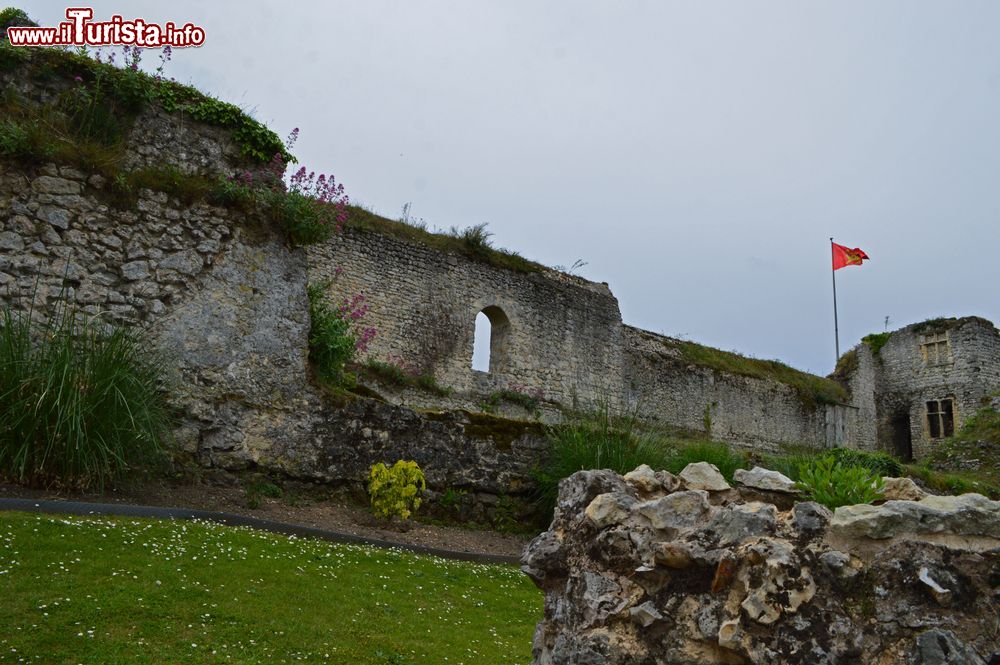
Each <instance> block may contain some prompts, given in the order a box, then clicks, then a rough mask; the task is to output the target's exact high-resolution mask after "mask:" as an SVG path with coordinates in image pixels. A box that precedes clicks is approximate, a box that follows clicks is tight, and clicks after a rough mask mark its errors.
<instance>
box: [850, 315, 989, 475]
mask: <svg viewBox="0 0 1000 665" xmlns="http://www.w3.org/2000/svg"><path fill="white" fill-rule="evenodd" d="M848 353H849V354H850V356H851V358H852V359H853V360H852V362H850V363H848V366H849V367H850V371H849V372H847V373H846V377H845V378H846V381H847V384H848V385H849V387H850V391H851V399H852V402H853V404H854V406H855V407H856V408H857V415H856V417H855V418H853V419H852V420H851V422H850V427H849V428H848V429H849V432H848V436H847V439H848V442H849V444H848V445H849V446H850V447H854V448H861V449H867V450H884V451H887V452H890V453H893V454H895V455H897V456H898V457H900V458H902V459H909V458H910V457H913V458H916V459H920V458H923V457H925V456H927V455H928V454H929V453H930V452H932V451H933V450H934V448H935V447H936V445H937V444H938V443H939V442H940V441H941V437H942V435H944V432H943V431H938V437H937V438H935V437H934V435H933V434H934V433H933V432H932V430H931V427H930V418H931V416H930V415H929V413H928V406H927V405H928V402H939V401H940V400H952V407H953V419H954V430H955V431H958V429H959V428H960V427H961V426H962V424H963V423H964V422H965V421H966V419H967V418H969V417H970V416H972V415H973V414H975V413H976V411H978V410H979V409H980V408H982V407H983V406H984V404H986V403H988V402H989V400H990V398H991V396H992V395H995V393H996V391H997V389H998V388H1000V330H997V328H996V326H995V325H994V324H993V323H991V322H990V321H987V320H985V319H982V318H979V317H975V316H970V317H965V318H960V319H935V320H931V321H926V322H923V323H916V324H913V325H910V326H906V327H905V328H902V329H900V330H897V331H895V332H893V333H891V334H890V335H889V337H888V339H887V340H886V341H885V344H883V345H882V346H881V348H879V350H878V353H875V352H874V351H872V347H871V346H869V345H868V344H865V343H862V344H860V345H858V346H857V347H855V348H854V349H852V350H851V351H850V352H848Z"/></svg>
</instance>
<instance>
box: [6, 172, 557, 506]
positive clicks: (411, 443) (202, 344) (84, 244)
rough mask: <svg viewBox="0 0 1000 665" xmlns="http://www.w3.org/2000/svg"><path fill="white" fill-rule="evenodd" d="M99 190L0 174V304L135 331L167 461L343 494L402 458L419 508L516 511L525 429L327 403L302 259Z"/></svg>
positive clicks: (527, 464) (235, 217) (523, 481)
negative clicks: (416, 481) (451, 501)
mask: <svg viewBox="0 0 1000 665" xmlns="http://www.w3.org/2000/svg"><path fill="white" fill-rule="evenodd" d="M106 186H107V185H106V183H104V182H102V181H101V179H99V178H93V177H88V176H87V174H84V173H81V172H79V171H77V170H75V169H71V168H66V167H62V168H59V167H56V166H54V165H48V166H44V167H42V168H40V169H37V170H32V169H24V168H20V167H18V168H12V167H11V166H10V165H0V303H5V304H9V305H12V306H13V307H14V308H15V309H18V310H22V311H27V310H28V309H29V308H33V310H34V312H35V314H36V316H44V315H46V314H47V313H48V312H50V311H51V310H52V308H54V307H55V306H56V304H57V303H58V302H60V301H62V300H63V299H68V300H69V301H70V302H71V303H73V304H74V305H76V306H77V307H79V308H80V309H81V310H82V311H85V312H87V313H89V314H93V315H98V314H100V315H102V316H104V317H105V318H107V319H108V320H112V321H116V322H119V323H127V324H132V325H138V326H140V327H142V328H144V329H145V330H146V331H147V332H148V334H149V336H150V338H151V340H152V341H153V343H154V345H155V347H156V350H157V352H158V353H159V354H160V355H161V356H162V357H163V366H164V367H165V368H167V372H166V373H167V379H168V383H169V385H168V390H167V392H168V395H169V397H170V401H171V404H172V406H173V407H174V408H175V409H176V413H177V429H176V431H175V432H174V436H175V439H176V444H177V448H178V450H179V451H180V452H181V453H184V454H186V455H188V456H190V458H191V459H194V460H196V461H197V462H199V463H200V464H202V465H205V466H209V467H216V468H222V469H226V470H229V471H239V470H242V469H247V468H260V469H265V470H269V471H272V472H277V473H283V474H287V475H288V476H290V477H294V478H297V479H303V480H315V481H321V482H326V483H330V484H332V485H346V486H349V487H354V488H361V487H362V486H363V483H364V480H365V478H366V477H367V474H368V470H369V468H370V467H371V465H372V464H373V463H375V462H380V461H381V462H387V463H390V464H391V463H393V462H395V461H396V460H398V459H413V460H416V461H418V462H419V463H420V464H421V466H422V468H423V469H424V471H425V473H426V474H427V478H428V482H429V485H430V488H431V494H430V496H431V497H434V496H435V495H436V494H440V493H441V492H444V491H446V490H448V489H451V490H453V492H454V493H455V496H457V497H460V501H459V505H458V506H457V508H456V509H460V510H461V511H462V515H463V516H465V517H468V518H472V519H480V520H492V519H495V518H496V517H497V511H498V510H499V511H506V514H507V515H508V517H509V518H510V519H517V518H519V517H523V516H524V514H526V512H529V511H528V509H527V508H526V506H527V505H528V501H527V496H528V494H529V493H530V491H531V489H532V480H531V474H530V472H531V469H532V468H533V467H534V466H536V465H537V464H538V462H539V460H540V459H541V458H542V457H543V454H544V447H545V446H544V441H545V439H544V436H542V433H541V429H540V426H538V425H533V424H530V423H528V424H523V425H517V424H516V423H513V424H512V423H511V422H509V421H504V420H500V419H495V418H492V417H490V416H486V415H478V414H468V413H466V412H463V411H452V412H441V413H432V414H422V415H421V414H417V413H416V412H415V411H413V410H411V409H407V408H404V407H402V406H394V405H390V404H383V403H380V402H379V401H377V400H371V399H363V398H357V399H356V400H353V401H349V402H347V403H346V404H345V403H340V402H335V401H334V400H332V399H331V398H330V397H328V396H326V395H324V394H322V393H321V391H320V390H319V389H317V388H316V386H315V385H314V384H313V383H312V381H311V379H310V371H309V367H308V359H307V336H308V329H309V315H308V311H309V310H308V303H307V301H306V282H307V264H306V258H307V257H306V253H305V252H304V251H303V250H291V249H289V248H288V247H287V245H286V243H285V242H284V240H283V238H282V237H281V236H280V234H278V233H276V232H274V231H272V230H268V229H267V227H266V224H265V223H264V222H263V221H262V220H247V219H244V218H243V216H242V215H239V214H236V213H234V212H232V211H230V210H227V209H225V208H219V207H214V206H208V205H206V204H203V203H198V204H194V205H184V204H182V203H181V202H179V201H177V200H175V199H170V198H169V197H168V196H166V195H165V194H163V193H159V192H153V191H148V190H144V191H142V192H141V193H140V194H139V198H138V201H137V202H136V205H135V207H134V208H119V207H116V206H115V205H112V204H110V203H109V202H108V201H107V196H106V195H107V190H106ZM453 406H456V407H457V406H460V405H453Z"/></svg>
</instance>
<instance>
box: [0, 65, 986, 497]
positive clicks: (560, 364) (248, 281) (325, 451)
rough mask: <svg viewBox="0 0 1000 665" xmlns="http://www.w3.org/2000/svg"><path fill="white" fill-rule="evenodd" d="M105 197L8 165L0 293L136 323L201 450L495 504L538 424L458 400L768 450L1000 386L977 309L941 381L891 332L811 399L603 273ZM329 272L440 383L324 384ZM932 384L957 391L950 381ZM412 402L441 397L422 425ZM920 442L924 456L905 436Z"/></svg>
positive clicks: (138, 156)
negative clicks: (622, 411)
mask: <svg viewBox="0 0 1000 665" xmlns="http://www.w3.org/2000/svg"><path fill="white" fill-rule="evenodd" d="M0 83H2V84H3V85H4V86H6V87H8V88H10V89H13V90H16V91H18V92H19V94H22V95H23V96H24V97H25V98H26V99H28V100H29V101H31V100H33V101H34V102H36V103H39V104H48V103H52V101H53V100H54V99H55V95H57V94H58V92H59V90H60V87H59V86H60V84H58V83H52V84H46V85H48V87H38V86H33V84H31V83H29V82H28V81H24V80H21V79H19V78H18V77H17V75H16V73H10V72H7V73H3V74H0ZM124 143H125V154H124V157H123V163H124V164H126V165H128V166H129V167H141V166H146V165H162V164H164V163H170V164H173V165H174V166H176V167H178V168H179V169H181V170H182V171H185V172H189V173H198V174H202V175H209V176H213V175H219V176H228V175H231V174H233V173H237V172H242V171H246V170H254V169H258V168H260V167H259V166H258V165H255V164H252V163H250V162H248V160H246V159H245V158H244V157H243V156H242V155H241V153H240V151H239V148H238V146H237V145H236V144H235V142H234V141H233V140H232V139H231V137H230V136H229V135H228V134H227V133H226V132H225V131H224V130H221V129H219V128H217V127H210V126H207V125H202V124H201V123H198V122H194V121H192V120H190V119H189V118H187V117H184V116H182V115H180V114H171V113H166V112H165V111H163V110H162V109H157V108H151V109H149V110H147V111H145V112H143V113H142V114H141V115H140V116H139V117H138V118H137V119H136V120H135V122H134V124H133V125H132V128H131V130H130V132H129V134H128V135H127V136H126V137H125V142H124ZM116 200H117V199H116V198H115V197H114V196H112V192H111V190H110V188H109V183H107V182H105V180H104V179H103V178H102V177H101V176H99V175H96V174H92V173H84V172H81V171H79V170H77V169H74V168H68V167H65V166H57V165H52V164H49V165H43V166H40V167H34V166H25V165H20V164H11V163H4V164H0V301H3V302H5V303H9V304H12V305H13V306H14V307H15V308H22V309H27V308H28V307H29V306H31V307H33V309H34V311H35V315H36V316H44V315H45V314H46V313H47V312H48V311H49V310H50V308H51V307H52V306H53V305H54V304H55V303H56V302H57V301H58V300H59V299H61V298H63V297H68V298H69V299H70V300H71V301H72V302H74V303H75V304H77V305H78V306H80V307H81V308H82V309H84V311H86V312H89V313H91V314H97V313H102V314H103V315H105V316H108V317H110V318H111V319H113V320H116V321H121V322H127V323H130V324H136V325H139V326H142V327H144V328H146V329H147V330H148V331H149V332H150V334H151V335H152V337H153V339H154V340H155V342H156V344H157V347H158V348H159V350H160V351H161V352H162V353H163V354H164V355H165V356H166V357H167V359H166V361H165V363H164V364H165V366H166V367H168V368H170V369H171V372H172V375H171V380H172V386H171V389H170V393H171V395H172V399H173V401H174V404H175V406H176V407H177V410H178V414H179V415H178V419H179V424H178V429H177V432H176V438H177V443H178V446H179V449H180V450H182V451H184V452H186V453H187V454H189V455H191V456H192V457H193V458H194V459H197V460H198V461H199V462H201V463H202V464H206V465H212V466H219V467H224V468H227V469H239V468H245V467H247V466H253V465H257V466H259V467H262V468H267V469H273V470H277V471H281V472H285V473H288V474H290V475H293V476H296V477H300V478H307V479H316V480H322V481H330V482H360V481H361V480H362V478H363V477H364V471H365V470H366V469H367V468H368V466H369V465H370V464H371V463H373V462H375V461H394V460H395V459H400V458H408V459H416V460H417V461H418V462H420V463H421V465H422V466H423V467H424V468H425V470H426V471H427V472H428V477H429V478H430V479H431V481H432V485H433V486H435V489H438V490H443V489H444V488H446V487H450V488H456V489H467V490H469V491H470V493H471V494H473V495H475V494H477V493H479V494H481V495H482V501H481V502H480V503H483V502H485V503H487V504H488V501H486V498H485V497H486V496H492V497H494V499H496V497H499V496H502V495H509V496H515V495H518V494H519V493H520V494H523V493H524V492H526V491H527V489H528V488H527V485H528V479H529V469H530V468H531V466H533V465H534V464H535V463H536V462H537V461H538V458H539V456H540V455H541V452H542V447H541V442H540V436H539V432H538V430H537V429H536V430H531V428H526V429H525V430H524V431H523V432H521V433H515V434H514V435H510V434H509V433H507V434H504V435H503V436H497V435H495V433H492V432H491V431H490V427H488V426H483V425H482V424H481V423H479V424H477V423H475V422H473V420H474V417H478V416H475V414H471V415H470V414H469V413H467V412H469V411H476V410H478V408H479V406H480V404H481V402H482V400H483V398H484V397H485V396H488V395H489V394H490V393H491V392H493V391H496V390H500V389H513V388H520V389H529V390H530V389H538V390H541V391H543V393H544V395H545V403H544V405H543V417H545V418H546V419H555V418H558V417H559V415H560V409H563V408H575V409H590V408H595V407H600V406H604V405H607V406H609V407H611V408H613V409H618V408H636V409H637V410H638V412H639V413H640V414H641V415H642V416H643V417H645V418H647V419H649V420H657V421H662V422H665V423H669V424H671V425H675V426H681V427H686V428H688V429H692V430H705V431H706V433H709V434H711V435H712V436H713V437H714V438H717V439H721V440H725V441H729V442H731V443H734V444H737V445H741V446H745V447H750V448H756V449H760V450H773V449H775V448H777V447H778V446H780V445H781V444H784V443H794V444H808V445H812V446H815V447H818V448H822V447H829V446H832V445H855V446H860V447H874V446H876V445H878V442H881V445H883V446H885V445H886V444H885V442H884V439H885V436H886V435H885V434H884V427H882V426H881V425H878V426H876V424H873V423H884V422H885V421H886V419H887V418H891V417H892V416H890V415H887V414H888V413H889V411H891V409H892V408H894V407H893V406H892V405H893V404H894V403H895V402H893V400H896V397H895V396H909V398H911V405H912V404H917V406H913V407H912V409H914V410H911V411H910V413H909V418H910V421H911V423H912V424H913V427H914V431H916V429H917V424H918V422H926V415H925V414H924V415H921V413H920V412H919V408H920V402H919V400H925V401H926V400H930V399H941V398H944V397H947V396H949V395H953V396H954V400H955V413H956V425H957V424H958V423H959V422H960V421H961V418H962V417H963V415H964V414H968V413H971V411H972V410H974V405H975V403H976V401H977V400H979V399H981V398H982V397H983V395H984V394H985V393H984V390H985V388H984V386H987V387H988V386H989V385H993V386H1000V368H998V367H997V364H996V358H997V356H998V344H997V342H996V331H995V329H993V328H992V326H989V324H988V322H981V324H976V325H975V326H971V324H970V325H965V324H963V325H961V326H956V327H953V328H950V329H949V330H948V331H947V335H948V341H949V343H950V344H951V346H950V352H951V353H952V354H953V358H952V360H953V362H951V364H950V368H946V367H940V368H935V369H934V370H933V376H931V370H928V369H926V368H925V369H920V368H918V367H916V366H913V365H912V362H913V359H912V357H909V356H906V357H907V358H909V359H908V360H905V362H904V360H898V361H897V360H895V358H896V349H897V347H898V348H899V349H904V348H912V343H911V342H909V341H904V340H906V339H908V338H907V337H906V336H905V335H903V334H897V335H895V336H894V337H893V339H891V340H890V341H889V343H888V344H887V345H886V346H885V348H883V349H882V352H881V355H880V358H879V359H876V358H874V357H870V354H869V356H865V354H864V349H861V352H860V353H859V354H858V356H859V360H858V370H857V371H856V372H855V374H854V375H853V376H852V377H851V379H850V380H851V382H852V383H851V385H852V387H853V388H854V393H855V403H854V404H851V405H824V404H816V403H810V401H809V400H807V399H806V400H804V399H803V398H802V395H800V394H798V393H797V392H796V391H795V390H794V389H793V388H791V387H789V386H788V385H785V384H783V383H780V382H777V381H771V380H764V379H755V378H748V377H743V376H736V375H733V374H730V373H727V372H721V371H718V370H712V369H708V368H705V367H700V366H693V365H689V364H686V363H685V362H684V361H683V359H682V358H681V357H680V356H679V355H678V354H677V353H676V350H675V349H673V348H671V345H670V344H667V343H665V340H667V338H663V337H661V336H658V335H654V334H652V333H648V332H645V331H641V330H638V329H636V328H632V327H629V326H625V325H623V323H622V321H621V314H620V311H619V308H618V303H617V300H616V299H615V297H614V296H613V294H612V293H611V291H610V289H609V288H608V286H607V285H606V284H596V283H592V282H588V281H586V280H583V279H580V278H578V277H574V276H570V275H566V274H563V273H560V272H558V271H554V270H549V269H539V270H537V271H534V272H519V271H515V270H509V269H503V268H498V267H496V266H493V265H490V264H487V263H484V262H481V261H478V260H475V259H473V258H470V257H467V256H464V255H460V254H456V253H448V252H443V251H439V250H437V249H434V248H432V247H430V246H427V245H423V244H419V243H415V242H410V241H407V240H403V239H400V238H396V237H392V236H387V235H381V234H378V233H374V232H369V231H363V230H358V229H348V230H346V231H344V232H343V233H342V234H339V235H337V236H335V237H334V238H333V239H331V240H330V241H329V242H328V243H326V244H324V245H321V246H313V247H311V248H310V249H309V250H308V251H306V250H292V249H290V248H289V247H288V246H287V244H286V243H285V242H284V239H283V238H282V237H281V236H280V234H278V233H277V232H275V231H274V230H273V229H271V228H269V225H268V223H267V221H266V220H261V219H253V218H249V219H248V218H247V217H246V216H245V215H243V214H240V213H237V212H234V211H233V210H230V209H226V208H223V207H217V206H212V205H208V204H206V203H204V202H199V203H195V204H192V205H187V204H183V203H182V202H180V201H178V200H176V199H173V198H171V197H168V196H167V195H166V194H164V193H162V192H155V191H150V190H142V191H140V192H138V193H137V201H136V202H135V204H134V205H131V204H129V205H123V204H120V203H117V204H116V203H115V201H116ZM337 268H341V269H343V273H342V274H341V275H340V277H339V278H338V279H337V280H336V282H335V284H334V286H333V287H332V288H331V292H330V294H331V296H332V297H335V298H339V297H345V296H347V295H349V294H352V293H357V292H363V293H364V294H365V295H366V296H367V297H368V302H369V304H370V305H371V311H370V314H369V317H368V321H367V322H368V323H370V324H373V325H374V326H375V327H377V328H378V330H379V334H378V336H377V337H376V338H375V340H374V343H373V345H372V354H373V356H374V357H376V358H380V359H383V360H384V359H386V358H387V357H388V356H390V355H392V356H395V357H398V358H401V359H402V360H403V361H405V362H406V363H407V364H409V365H411V366H414V367H416V368H417V369H419V370H420V371H423V372H428V373H432V374H433V375H434V377H435V378H436V379H437V380H438V381H439V382H440V383H442V384H444V385H446V386H449V387H451V388H454V389H455V392H454V393H453V394H452V395H450V396H447V397H441V396H439V395H434V394H431V393H428V392H421V391H418V390H409V391H397V393H396V394H395V396H394V397H395V399H394V401H395V402H396V404H395V405H386V404H377V403H369V402H366V401H362V402H361V403H360V404H361V405H360V406H357V405H355V406H351V407H349V408H347V409H345V408H343V407H337V406H335V405H333V404H331V403H330V401H329V399H328V398H326V397H325V396H324V395H322V394H321V393H320V392H319V391H318V389H317V388H316V387H315V385H314V384H313V382H312V381H311V380H310V377H309V367H308V362H307V335H308V326H309V321H308V306H307V302H306V296H305V291H306V285H307V284H308V283H310V282H317V281H320V280H323V279H325V278H330V277H333V275H334V271H335V270H336V269H337ZM32 298H33V299H34V300H33V302H32ZM481 311H486V312H487V313H488V314H490V315H491V317H492V318H493V320H494V323H495V325H496V326H497V333H496V334H495V336H494V344H493V348H492V360H493V364H492V367H491V371H490V372H488V373H486V372H476V371H474V370H472V368H471V355H472V340H473V331H474V321H475V317H476V315H477V313H479V312H481ZM966 331H971V332H969V334H968V335H966ZM990 331H992V332H990ZM990 335H992V337H991V336H990ZM917 346H918V348H919V344H918V345H917ZM900 353H902V351H900ZM968 354H972V356H969V357H970V358H971V360H970V359H966V356H967V355H968ZM899 358H904V355H900V356H899ZM879 363H881V365H880V364H879ZM906 363H910V365H907V364H906ZM879 368H882V369H879ZM885 368H891V370H888V369H885ZM907 368H910V369H907ZM918 370H919V371H918ZM908 371H913V372H918V374H919V372H924V374H921V375H920V376H925V378H927V380H926V381H925V382H924V383H921V384H919V385H916V384H914V385H910V383H906V382H905V381H904V379H902V378H900V377H903V376H905V375H906V372H908ZM928 377H929V378H928ZM934 377H937V378H934ZM935 381H937V382H938V383H934V382H935ZM942 381H944V382H945V384H947V385H951V386H954V387H953V388H951V389H949V390H945V391H944V392H942V390H941V389H940V386H941V385H944V384H942V383H941V382H942ZM949 381H950V382H951V383H950V384H949V383H948V382H949ZM977 382H978V383H977ZM911 383H912V382H911ZM935 386H937V387H935ZM390 397H393V396H390ZM900 399H902V397H900ZM913 399H917V400H918V401H917V402H912V400H913ZM401 403H402V404H401ZM406 406H410V407H420V408H424V409H434V410H437V411H440V410H449V411H452V413H451V414H450V415H447V416H441V417H440V418H439V419H438V420H434V419H433V418H430V417H428V416H426V415H425V416H422V417H418V416H417V415H416V414H415V412H414V411H413V410H412V409H408V408H406ZM522 415H527V414H526V413H524V412H522ZM921 419H923V420H921ZM880 427H881V429H879V428H880ZM913 446H914V451H915V453H916V454H922V453H923V452H924V451H925V450H926V445H924V443H922V439H920V437H919V436H914V437H913Z"/></svg>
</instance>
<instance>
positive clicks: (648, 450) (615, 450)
mask: <svg viewBox="0 0 1000 665" xmlns="http://www.w3.org/2000/svg"><path fill="white" fill-rule="evenodd" d="M638 425H639V423H638V421H637V419H636V418H634V417H631V416H626V417H622V418H615V417H613V416H612V415H611V414H610V413H609V411H608V409H607V408H605V409H603V410H601V411H600V412H598V413H597V414H592V415H589V416H582V417H580V418H578V419H577V420H575V421H572V422H570V423H567V424H564V425H559V426H555V427H552V428H551V429H550V430H549V440H550V441H551V443H552V448H551V452H550V455H549V458H548V461H547V462H546V463H545V465H544V466H542V467H541V468H539V469H537V470H536V471H535V474H534V475H535V481H536V484H537V489H536V492H537V496H536V501H537V503H538V506H539V508H540V510H542V511H543V512H544V513H545V514H546V515H547V514H549V513H551V511H552V509H553V508H555V505H556V499H557V497H558V494H559V481H561V480H562V479H563V478H568V477H569V476H571V475H573V474H574V473H576V472H577V471H584V470H589V469H611V470H613V471H616V472H618V473H622V474H624V473H628V472H629V471H632V470H633V469H635V468H636V467H638V466H640V465H642V464H648V465H649V466H651V467H652V468H654V469H665V468H666V467H667V465H668V463H669V462H670V459H671V452H672V451H671V450H670V448H669V446H667V445H665V444H664V443H663V441H662V440H660V439H659V438H658V437H656V436H654V435H652V434H650V433H647V432H643V431H641V430H640V429H639V426H638Z"/></svg>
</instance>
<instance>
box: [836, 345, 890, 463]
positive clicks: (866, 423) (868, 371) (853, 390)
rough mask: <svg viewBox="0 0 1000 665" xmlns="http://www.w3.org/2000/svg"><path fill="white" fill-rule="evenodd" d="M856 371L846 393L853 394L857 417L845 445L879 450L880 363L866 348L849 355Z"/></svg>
mask: <svg viewBox="0 0 1000 665" xmlns="http://www.w3.org/2000/svg"><path fill="white" fill-rule="evenodd" d="M848 354H850V355H851V356H853V361H851V363H852V365H853V367H851V368H849V371H848V373H847V390H848V392H849V393H850V394H851V406H852V407H853V408H854V414H853V415H852V417H851V418H849V419H848V431H847V436H846V437H845V445H846V447H848V448H855V449H859V450H879V449H880V444H879V441H878V431H877V426H876V425H877V422H878V418H879V413H878V406H877V397H878V395H879V394H881V386H880V379H879V376H880V375H879V373H878V360H877V359H876V358H875V356H874V355H873V354H872V351H871V348H870V347H869V346H868V345H867V344H859V345H858V346H856V347H855V348H854V349H852V350H850V351H848ZM889 452H891V451H889Z"/></svg>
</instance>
